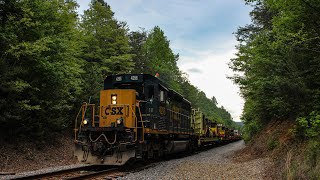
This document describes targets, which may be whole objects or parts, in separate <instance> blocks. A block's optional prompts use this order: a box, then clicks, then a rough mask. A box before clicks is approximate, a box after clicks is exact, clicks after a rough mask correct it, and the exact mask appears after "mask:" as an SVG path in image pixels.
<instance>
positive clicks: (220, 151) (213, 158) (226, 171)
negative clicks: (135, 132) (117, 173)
mask: <svg viewBox="0 0 320 180" xmlns="http://www.w3.org/2000/svg"><path fill="white" fill-rule="evenodd" d="M244 147H245V144H244V141H237V142H234V143H230V144H227V145H224V146H220V147H215V148H212V149H210V150H207V151H203V152H200V153H198V154H195V155H192V156H188V157H184V158H180V159H173V160H169V161H164V162H160V163H158V164H157V165H156V166H154V167H151V168H148V169H145V170H142V171H139V172H135V173H131V174H128V175H127V176H125V177H123V178H122V179H245V180H248V179H267V177H268V176H267V169H268V168H269V167H270V166H271V165H272V164H271V162H272V161H271V159H268V158H258V159H254V160H250V161H245V162H235V161H233V160H232V159H233V156H234V153H235V151H238V150H241V149H243V148H244Z"/></svg>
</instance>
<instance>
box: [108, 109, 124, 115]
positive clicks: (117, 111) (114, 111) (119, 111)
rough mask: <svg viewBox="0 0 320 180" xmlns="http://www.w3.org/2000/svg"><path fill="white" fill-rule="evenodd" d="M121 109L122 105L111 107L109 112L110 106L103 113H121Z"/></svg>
mask: <svg viewBox="0 0 320 180" xmlns="http://www.w3.org/2000/svg"><path fill="white" fill-rule="evenodd" d="M122 110H123V107H112V108H111V112H109V111H110V108H106V110H105V113H106V115H123V112H122Z"/></svg>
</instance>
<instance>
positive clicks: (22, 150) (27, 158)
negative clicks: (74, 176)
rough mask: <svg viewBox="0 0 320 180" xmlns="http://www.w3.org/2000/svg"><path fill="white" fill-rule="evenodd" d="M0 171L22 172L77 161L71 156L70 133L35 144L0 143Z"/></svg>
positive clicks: (71, 142)
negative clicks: (51, 140) (48, 142)
mask: <svg viewBox="0 0 320 180" xmlns="http://www.w3.org/2000/svg"><path fill="white" fill-rule="evenodd" d="M0 162H1V163H0V172H14V173H18V172H24V171H31V170H37V169H41V168H47V167H52V166H62V165H69V164H75V163H77V161H76V159H75V158H74V156H73V139H72V135H71V134H70V133H66V134H65V135H64V136H61V137H59V138H57V140H56V141H54V143H50V144H46V145H42V146H36V145H35V144H34V143H31V142H19V143H3V142H2V143H1V146H0Z"/></svg>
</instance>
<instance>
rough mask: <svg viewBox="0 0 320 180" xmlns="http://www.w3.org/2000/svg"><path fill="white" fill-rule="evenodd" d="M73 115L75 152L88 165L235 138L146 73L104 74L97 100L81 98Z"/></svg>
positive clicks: (235, 133)
mask: <svg viewBox="0 0 320 180" xmlns="http://www.w3.org/2000/svg"><path fill="white" fill-rule="evenodd" d="M78 116H79V117H80V118H76V121H75V152H74V153H75V156H77V158H78V160H79V161H80V162H83V163H89V164H105V165H123V164H125V163H127V162H128V161H131V160H132V161H135V160H143V159H152V158H160V157H164V156H166V155H169V154H173V153H178V152H190V153H192V152H194V151H196V150H197V149H198V148H200V147H203V146H207V145H212V144H218V143H224V142H227V141H233V140H238V139H240V135H239V133H238V131H236V130H232V131H230V130H228V129H227V128H225V127H224V126H222V124H217V123H216V122H212V121H210V120H208V119H206V118H205V116H204V114H203V113H202V112H201V111H199V110H196V109H192V106H191V103H190V102H189V101H188V100H187V99H185V98H184V97H183V96H182V95H180V94H179V93H177V92H176V91H174V90H172V89H170V88H168V86H167V85H166V84H165V83H163V82H162V81H160V80H159V79H158V78H157V77H154V76H152V75H148V74H122V75H112V76H107V77H106V79H105V80H104V89H103V90H102V91H101V92H100V105H99V106H97V105H95V104H90V103H84V104H83V105H82V107H81V109H80V111H79V113H78ZM77 119H80V122H78V120H77Z"/></svg>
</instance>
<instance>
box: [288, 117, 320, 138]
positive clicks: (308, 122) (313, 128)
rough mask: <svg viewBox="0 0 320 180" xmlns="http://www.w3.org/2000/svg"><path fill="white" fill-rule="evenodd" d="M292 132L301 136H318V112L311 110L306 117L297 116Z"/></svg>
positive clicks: (319, 129)
mask: <svg viewBox="0 0 320 180" xmlns="http://www.w3.org/2000/svg"><path fill="white" fill-rule="evenodd" d="M296 122H297V123H296V126H295V129H294V133H295V134H296V135H297V136H298V137H301V138H309V139H314V138H320V113H319V112H315V111H313V112H311V113H310V114H309V116H307V117H299V118H297V120H296Z"/></svg>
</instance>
